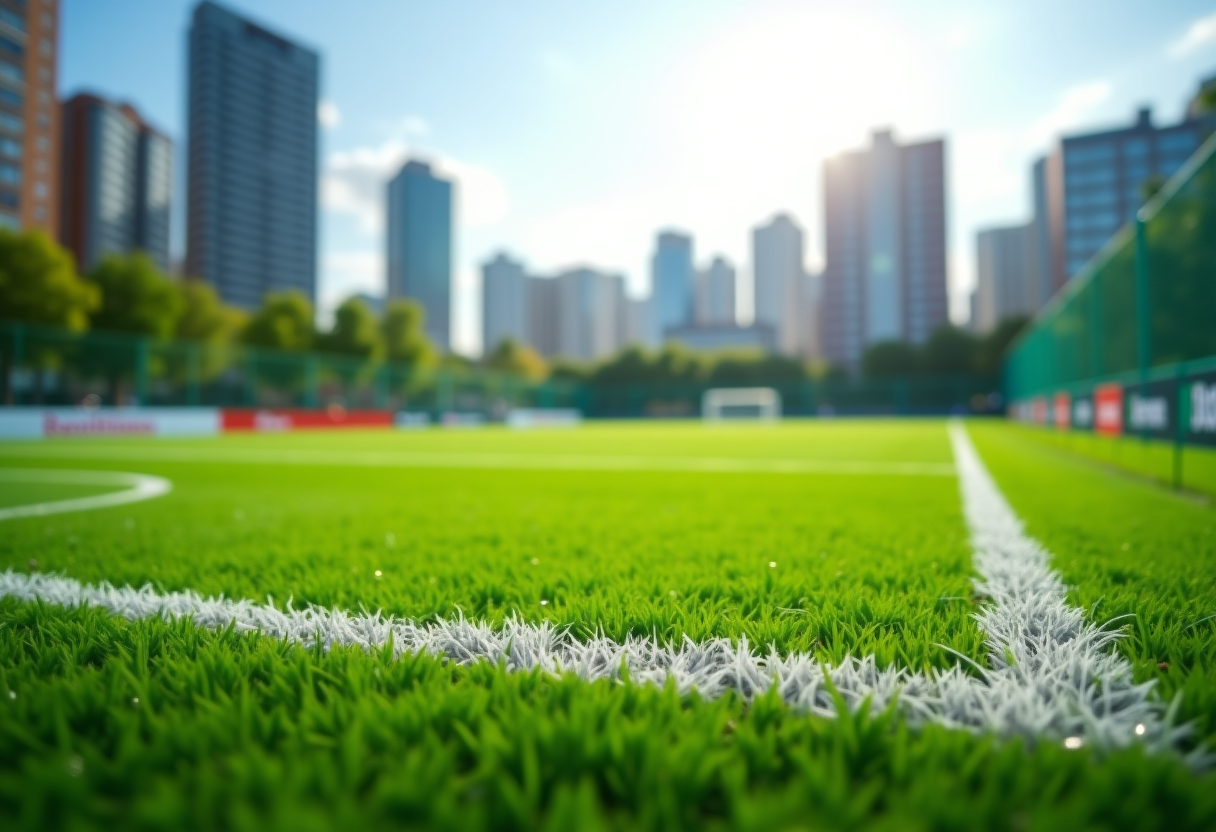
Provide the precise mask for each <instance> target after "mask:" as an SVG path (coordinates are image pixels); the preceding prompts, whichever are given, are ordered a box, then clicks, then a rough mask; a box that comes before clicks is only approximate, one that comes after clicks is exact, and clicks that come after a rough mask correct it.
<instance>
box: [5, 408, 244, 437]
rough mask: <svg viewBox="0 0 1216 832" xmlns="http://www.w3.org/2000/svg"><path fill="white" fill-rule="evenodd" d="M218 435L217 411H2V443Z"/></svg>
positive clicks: (99, 409) (47, 409) (140, 409)
mask: <svg viewBox="0 0 1216 832" xmlns="http://www.w3.org/2000/svg"><path fill="white" fill-rule="evenodd" d="M219 431H220V417H219V411H218V410H216V409H214V408H184V407H182V408H177V407H166V408H156V409H143V408H125V407H117V408H93V409H90V410H85V409H83V408H70V407H49V408H44V407H6V408H0V439H50V438H61V437H72V436H212V435H214V434H216V433H219Z"/></svg>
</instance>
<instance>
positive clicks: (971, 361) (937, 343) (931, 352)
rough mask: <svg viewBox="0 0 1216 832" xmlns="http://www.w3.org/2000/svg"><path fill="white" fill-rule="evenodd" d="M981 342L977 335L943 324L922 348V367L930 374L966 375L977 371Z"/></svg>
mask: <svg viewBox="0 0 1216 832" xmlns="http://www.w3.org/2000/svg"><path fill="white" fill-rule="evenodd" d="M978 346H979V343H978V341H977V340H976V338H975V336H974V335H972V334H971V333H969V332H964V331H963V330H961V329H959V328H958V327H956V326H951V325H950V324H943V325H942V326H939V327H938V328H937V329H935V330H933V333H932V334H931V335H930V336H929V340H928V341H926V342H925V345H924V346H923V347H922V348H921V361H920V364H921V369H922V371H923V372H925V373H926V374H928V375H939V376H950V375H966V374H969V373H973V372H975V364H976V353H977V351H978Z"/></svg>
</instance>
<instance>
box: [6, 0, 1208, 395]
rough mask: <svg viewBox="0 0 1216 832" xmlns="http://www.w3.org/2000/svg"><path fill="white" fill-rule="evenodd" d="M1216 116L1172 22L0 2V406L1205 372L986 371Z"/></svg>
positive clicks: (1033, 5)
mask: <svg viewBox="0 0 1216 832" xmlns="http://www.w3.org/2000/svg"><path fill="white" fill-rule="evenodd" d="M1214 128H1216V7H1213V6H1212V4H1210V3H1202V2H1185V1H1184V0H1180V1H1179V2H1172V3H1169V4H1156V5H1150V4H1148V3H1143V2H1103V3H1098V2H1075V3H1069V4H1067V5H1066V7H1064V6H1062V4H1058V3H1046V2H993V3H987V4H983V5H982V6H978V5H977V4H969V3H961V2H957V3H956V2H938V3H911V2H903V3H900V2H872V3H853V4H848V5H847V6H844V7H842V6H841V5H840V4H828V3H782V2H757V3H739V2H714V1H711V0H698V2H696V3H693V2H671V3H665V4H661V5H656V4H648V3H641V2H617V3H612V4H596V5H590V4H583V5H581V6H578V7H571V6H569V4H561V3H556V2H552V3H550V2H526V3H518V4H512V5H510V6H504V5H502V4H496V3H490V2H469V3H462V4H420V3H390V2H373V0H354V2H349V3H345V4H340V5H339V4H333V3H321V2H311V0H291V1H290V2H289V1H288V0H232V1H231V2H226V3H223V4H219V3H212V2H202V3H197V2H188V0H111V1H110V2H98V1H97V0H0V226H3V227H4V228H5V229H9V233H7V234H5V235H4V236H3V237H2V239H0V350H3V352H2V354H0V357H3V361H4V366H3V372H2V374H0V375H2V381H3V397H4V402H5V403H6V404H40V405H41V404H77V403H79V402H81V401H83V400H84V399H85V398H89V400H90V401H95V402H98V403H101V404H104V405H133V404H160V405H167V404H190V405H196V404H210V405H224V406H227V405H237V404H239V405H248V406H279V407H288V406H296V407H318V406H321V405H326V404H338V405H341V406H343V407H368V408H384V409H391V410H402V409H406V408H409V409H421V410H426V411H431V412H434V413H439V412H444V411H450V410H456V411H463V410H467V411H470V412H472V411H476V412H480V413H483V414H485V415H487V416H490V417H493V416H494V414H495V413H496V412H499V411H501V410H502V409H503V408H504V407H510V406H512V405H516V406H519V405H530V406H544V405H553V406H559V405H560V406H574V407H578V408H580V409H582V410H583V411H584V412H585V413H587V414H588V415H602V416H608V415H618V416H637V415H652V416H664V415H669V416H680V415H695V414H696V409H697V406H698V405H697V402H698V401H699V396H700V395H701V393H702V392H703V391H704V389H706V388H708V387H711V386H720V385H752V384H763V385H767V386H773V387H776V388H779V389H781V390H782V393H783V400H784V405H785V411H786V413H787V414H791V415H793V414H816V413H819V414H824V413H836V412H898V413H918V412H926V413H928V412H943V411H958V410H960V409H963V410H969V411H971V412H982V413H992V412H1003V411H1004V410H1005V408H1006V406H1007V405H1008V403H1009V402H1011V401H1014V400H1020V399H1026V400H1027V401H1029V397H1031V396H1032V395H1034V394H1039V393H1042V392H1043V391H1044V390H1048V389H1049V388H1052V386H1053V385H1055V386H1057V387H1058V386H1059V385H1060V384H1063V383H1066V382H1068V383H1071V382H1073V381H1077V380H1081V379H1085V380H1092V379H1095V378H1098V377H1102V376H1104V375H1109V374H1110V373H1114V372H1120V371H1125V370H1127V371H1131V370H1133V369H1134V370H1137V371H1139V372H1141V373H1142V374H1143V373H1144V372H1146V371H1147V370H1148V369H1151V368H1152V367H1153V366H1156V365H1158V364H1165V363H1169V362H1176V361H1179V360H1183V359H1187V360H1189V359H1194V358H1199V357H1203V356H1207V355H1216V345H1213V344H1209V343H1207V341H1204V340H1203V338H1202V337H1198V338H1197V339H1192V341H1194V343H1188V345H1187V346H1186V347H1185V349H1183V350H1182V351H1181V352H1179V351H1178V350H1173V351H1172V352H1168V354H1167V353H1161V354H1160V355H1155V354H1154V352H1153V350H1152V349H1151V343H1150V340H1149V335H1148V334H1146V333H1147V330H1145V329H1144V327H1145V326H1148V327H1149V329H1151V328H1152V324H1151V322H1149V323H1147V324H1145V323H1144V322H1140V323H1137V318H1136V316H1137V314H1140V313H1143V314H1144V315H1146V316H1147V315H1149V311H1148V310H1149V305H1148V304H1147V302H1145V303H1140V304H1139V305H1137V303H1136V302H1135V298H1134V297H1133V296H1134V295H1135V292H1136V289H1135V286H1131V288H1130V289H1129V290H1128V291H1130V292H1131V293H1132V296H1129V300H1128V301H1127V304H1126V309H1124V310H1123V311H1122V312H1121V313H1119V314H1121V315H1123V318H1125V319H1126V323H1127V328H1130V330H1129V331H1132V332H1133V334H1132V336H1129V337H1132V339H1133V341H1134V343H1133V342H1128V343H1126V344H1122V345H1120V346H1118V347H1117V348H1116V352H1118V353H1119V356H1122V357H1120V358H1117V359H1116V358H1108V359H1107V360H1106V361H1105V362H1103V361H1101V360H1099V358H1098V356H1097V353H1095V354H1094V356H1092V357H1091V358H1086V359H1085V361H1087V362H1088V363H1085V364H1084V366H1079V365H1078V366H1077V367H1075V368H1073V370H1070V371H1068V372H1065V371H1060V372H1055V370H1054V369H1053V372H1051V373H1048V374H1046V375H1044V374H1042V373H1040V375H1039V376H1034V375H1033V373H1031V374H1030V375H1028V374H1027V373H1030V371H1028V370H1026V371H1019V372H1016V373H1011V371H1010V370H1009V369H1008V367H1007V365H1006V356H1007V353H1008V351H1009V349H1010V345H1011V344H1014V343H1015V339H1017V338H1018V337H1019V334H1020V333H1021V332H1022V331H1023V328H1024V327H1025V326H1026V324H1027V322H1028V321H1029V320H1031V319H1033V318H1035V316H1036V315H1037V316H1040V319H1041V320H1045V318H1044V317H1043V316H1045V315H1048V314H1049V313H1050V312H1051V309H1052V307H1051V304H1052V303H1053V299H1060V298H1062V297H1063V296H1064V295H1065V294H1067V291H1068V290H1069V286H1070V285H1071V284H1072V282H1073V281H1074V280H1075V279H1076V278H1077V277H1078V276H1081V277H1083V278H1085V279H1086V280H1089V281H1092V280H1094V279H1093V278H1088V277H1086V275H1087V269H1092V268H1096V266H1094V263H1095V258H1096V257H1099V256H1100V255H1101V253H1102V252H1103V251H1104V249H1107V248H1111V247H1116V248H1117V247H1118V246H1119V245H1120V242H1119V241H1120V240H1121V239H1122V238H1121V237H1120V235H1121V234H1127V233H1132V232H1129V231H1128V229H1129V228H1132V227H1133V225H1134V224H1135V220H1136V217H1137V212H1138V211H1140V210H1141V208H1142V207H1143V206H1144V205H1145V204H1146V202H1148V201H1149V200H1151V199H1152V198H1153V197H1154V196H1156V195H1157V194H1158V193H1159V192H1160V191H1161V190H1162V189H1163V188H1164V187H1165V186H1166V185H1167V183H1168V182H1169V180H1170V179H1171V177H1179V176H1188V177H1190V179H1194V175H1193V174H1191V173H1187V171H1186V170H1184V168H1185V167H1186V166H1187V164H1188V162H1190V163H1191V164H1192V166H1193V167H1196V168H1197V167H1198V166H1200V164H1201V161H1202V160H1201V159H1200V157H1201V156H1202V157H1203V158H1207V157H1206V156H1205V155H1204V153H1205V152H1206V151H1205V150H1204V142H1205V141H1206V140H1207V138H1208V137H1209V136H1210V134H1211V133H1212V132H1213V129H1214ZM1188 181H1190V180H1188ZM1194 187H1199V186H1198V185H1196V186H1194ZM1205 193H1206V192H1205ZM1201 201H1202V200H1201ZM1206 216H1207V215H1205V219H1204V222H1205V223H1206V222H1208V221H1209V220H1207V219H1206ZM1178 222H1181V223H1184V224H1185V222H1189V220H1187V219H1186V218H1181V219H1179V220H1178ZM1205 227H1207V226H1205ZM1149 236H1150V237H1151V234H1150V235H1149ZM1201 236H1202V235H1201ZM1129 245H1130V243H1129ZM1146 245H1147V244H1146ZM1188 245H1192V246H1193V247H1194V246H1198V247H1199V248H1194V251H1196V252H1200V253H1199V254H1197V255H1196V256H1197V257H1198V258H1199V261H1197V262H1199V263H1200V265H1197V266H1195V268H1196V269H1199V271H1197V272H1196V274H1199V272H1201V271H1202V268H1203V266H1202V263H1206V262H1207V260H1205V259H1203V258H1205V257H1208V254H1204V253H1202V251H1201V249H1202V245H1203V243H1202V240H1198V241H1192V242H1191V243H1188ZM1145 250H1147V249H1145ZM1128 251H1129V252H1131V254H1129V256H1130V257H1131V258H1132V259H1133V260H1135V258H1136V256H1137V255H1136V253H1135V251H1132V249H1128ZM1159 259H1160V258H1159ZM1183 259H1184V260H1185V258H1183ZM1194 259H1195V258H1194V257H1193V258H1192V260H1194ZM1178 274H1179V273H1178V272H1177V271H1176V270H1175V272H1172V273H1171V274H1170V275H1160V276H1157V277H1156V278H1155V281H1156V282H1155V283H1154V284H1153V285H1157V284H1158V283H1161V282H1162V281H1166V280H1169V279H1175V280H1178V279H1181V278H1178V276H1177V275H1178ZM1145 279H1146V280H1149V279H1150V278H1148V277H1146V278H1145ZM1187 280H1191V282H1192V283H1194V281H1195V280H1202V278H1193V279H1192V278H1187ZM1077 285H1080V284H1077ZM1196 292H1198V293H1199V294H1198V295H1196ZM1205 292H1207V293H1208V294H1210V293H1211V290H1210V289H1204V288H1199V289H1194V290H1193V291H1189V292H1182V294H1181V295H1180V296H1179V297H1180V299H1178V298H1175V302H1177V303H1178V304H1180V306H1179V307H1178V308H1179V309H1185V310H1189V311H1190V312H1191V313H1193V315H1195V316H1197V317H1195V320H1194V322H1193V324H1189V325H1188V326H1192V327H1196V328H1198V329H1200V330H1202V329H1203V328H1204V327H1208V328H1212V327H1210V325H1209V324H1208V323H1207V321H1210V320H1212V318H1211V317H1204V315H1205V314H1207V313H1204V312H1203V310H1206V309H1207V306H1205V305H1204V304H1206V303H1207V302H1208V299H1207V297H1208V296H1207V294H1204V293H1205ZM1177 294H1178V293H1177V292H1175V293H1174V295H1177ZM1174 295H1171V297H1173V296H1174ZM1055 302H1056V303H1061V302H1062V301H1061V300H1056V301H1055ZM1197 304H1198V305H1197ZM1197 310H1198V311H1197ZM1210 312H1211V313H1212V314H1216V307H1214V308H1212V309H1211V310H1210ZM1157 315H1158V317H1159V318H1162V319H1163V323H1162V324H1161V325H1162V326H1163V327H1165V328H1166V329H1167V330H1168V329H1169V327H1170V323H1169V322H1170V320H1177V319H1178V318H1177V316H1176V315H1173V316H1171V315H1170V314H1168V309H1167V308H1166V307H1164V306H1161V305H1160V304H1159V305H1158V308H1157ZM1115 317H1118V316H1117V315H1114V313H1111V314H1108V315H1107V316H1106V318H1105V319H1104V320H1105V321H1106V323H1104V324H1102V325H1101V326H1099V324H1097V323H1095V322H1093V321H1090V323H1089V324H1088V325H1087V326H1089V330H1086V331H1087V332H1088V331H1090V330H1093V329H1094V327H1099V329H1098V331H1099V333H1100V334H1090V335H1087V336H1085V338H1084V339H1083V340H1086V343H1090V342H1092V341H1094V340H1095V339H1097V340H1104V339H1109V338H1113V337H1115V336H1113V335H1110V333H1115V332H1117V331H1118V326H1117V325H1112V324H1110V321H1112V320H1114V318H1115ZM1106 319H1109V320H1106ZM1137 327H1139V329H1137ZM1065 329H1067V327H1065ZM1074 329H1075V327H1074ZM1136 333H1139V334H1136ZM1052 337H1053V338H1055V337H1056V336H1052ZM1136 338H1139V340H1138V341H1136V340H1135V339H1136ZM1023 340H1024V341H1025V340H1027V337H1025V336H1024V337H1023ZM1040 340H1042V339H1040ZM1160 340H1161V339H1160V338H1158V339H1157V343H1158V344H1160ZM1053 343H1055V342H1054V341H1053ZM1045 349H1047V348H1046V347H1041V346H1040V347H1039V348H1038V352H1036V353H1034V354H1033V355H1031V354H1030V353H1029V352H1026V353H1025V354H1024V355H1025V357H1023V358H1022V359H1021V364H1022V365H1033V367H1035V368H1038V370H1043V368H1044V367H1046V366H1047V365H1049V364H1050V365H1051V366H1052V367H1053V368H1054V367H1055V366H1056V363H1058V360H1059V359H1058V356H1057V355H1056V353H1052V354H1051V355H1048V354H1047V353H1046V352H1044V350H1045ZM1068 349H1069V348H1068V347H1061V348H1060V350H1058V351H1057V352H1059V351H1065V352H1066V351H1067V350H1068ZM1074 358H1075V356H1074ZM1078 360H1079V359H1078ZM1074 363H1076V361H1074ZM1171 366H1172V364H1171ZM1070 373H1071V375H1070ZM1011 378H1013V379H1014V380H1012V381H1011ZM1019 379H1020V381H1019Z"/></svg>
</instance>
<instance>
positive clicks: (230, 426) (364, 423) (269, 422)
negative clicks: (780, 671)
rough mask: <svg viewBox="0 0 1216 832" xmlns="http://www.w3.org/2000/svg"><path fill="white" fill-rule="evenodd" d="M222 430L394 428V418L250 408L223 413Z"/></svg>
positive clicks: (377, 413)
mask: <svg viewBox="0 0 1216 832" xmlns="http://www.w3.org/2000/svg"><path fill="white" fill-rule="evenodd" d="M220 416H221V420H222V421H221V428H222V430H223V431H224V432H225V433H231V432H233V431H256V432H259V433H283V432H286V431H292V430H317V429H323V428H391V427H392V426H393V414H392V413H391V412H390V411H388V410H347V409H345V408H342V407H329V408H326V409H325V410H267V409H260V408H250V409H241V410H229V409H225V410H222V411H220Z"/></svg>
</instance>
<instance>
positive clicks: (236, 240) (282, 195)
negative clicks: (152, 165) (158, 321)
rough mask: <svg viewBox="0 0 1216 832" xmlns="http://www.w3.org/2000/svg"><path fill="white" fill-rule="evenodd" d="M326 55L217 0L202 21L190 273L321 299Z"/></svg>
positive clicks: (192, 151) (193, 31) (245, 296)
mask: <svg viewBox="0 0 1216 832" xmlns="http://www.w3.org/2000/svg"><path fill="white" fill-rule="evenodd" d="M319 72H320V58H319V57H318V55H317V53H316V52H314V51H312V50H310V49H306V48H304V47H303V46H300V45H299V44H296V43H293V42H292V41H290V40H288V39H286V38H284V37H282V36H280V35H277V34H275V33H273V32H270V31H268V30H266V29H264V28H262V27H261V26H258V25H257V24H255V23H252V22H250V21H248V20H245V19H244V18H242V17H239V16H237V15H235V14H233V13H232V12H230V11H228V10H226V9H224V8H223V7H221V6H219V5H217V4H215V3H212V2H210V0H206V2H203V3H200V4H199V5H198V6H196V7H195V9H194V17H193V21H192V23H191V26H190V58H189V87H188V95H189V107H188V112H187V121H188V134H189V159H188V174H187V178H188V190H189V193H188V200H189V201H188V204H187V212H186V213H187V224H186V271H187V273H188V274H189V275H191V276H193V277H200V278H203V279H205V280H207V281H209V282H210V283H211V284H212V285H214V286H215V287H216V289H217V290H218V291H219V293H220V295H221V296H222V297H223V299H224V300H225V301H226V302H227V303H229V304H232V305H234V306H239V307H244V308H246V309H249V308H253V307H256V306H258V305H259V304H260V303H261V302H262V297H263V295H265V294H266V293H267V292H269V291H279V290H284V289H297V290H299V291H301V292H303V293H304V294H305V295H307V296H308V297H309V298H310V299H314V300H315V298H316V284H317V93H318V76H319Z"/></svg>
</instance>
